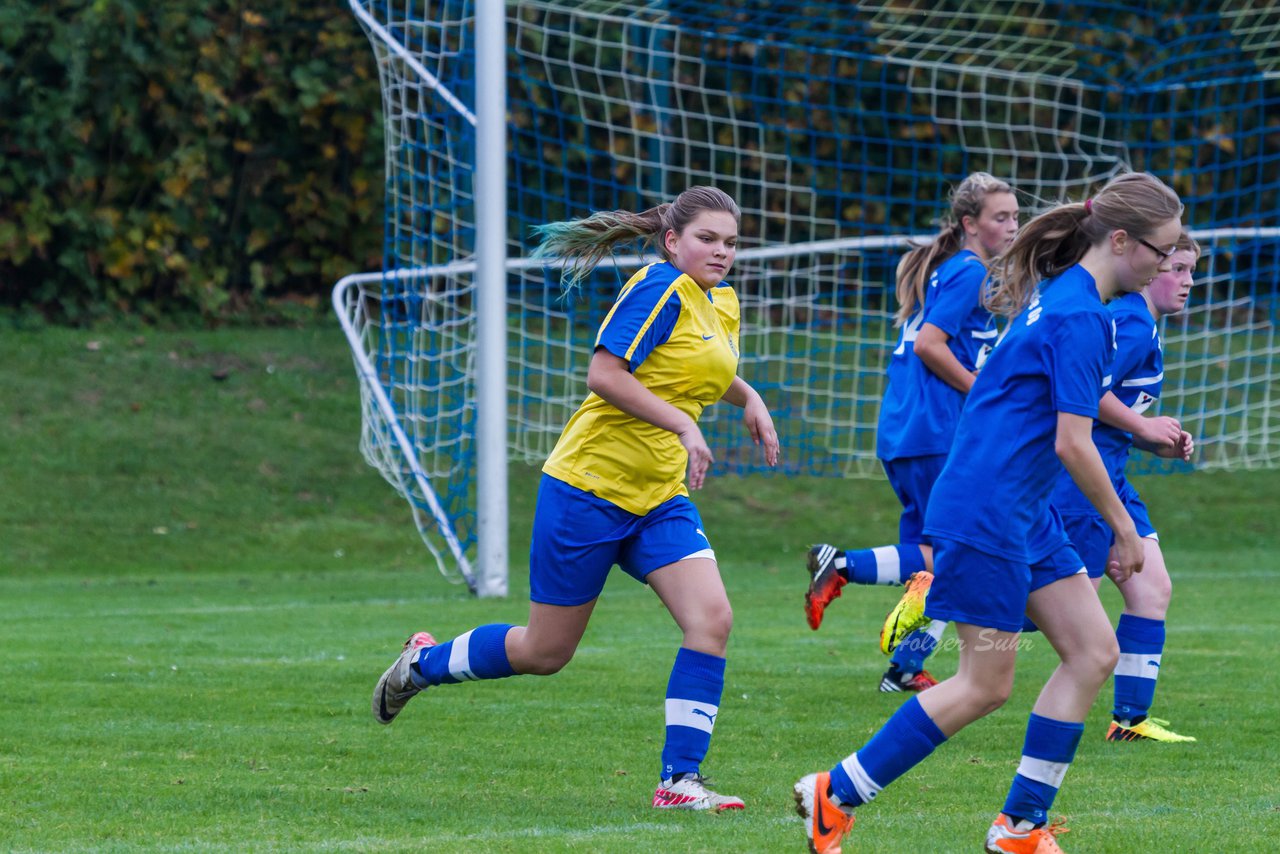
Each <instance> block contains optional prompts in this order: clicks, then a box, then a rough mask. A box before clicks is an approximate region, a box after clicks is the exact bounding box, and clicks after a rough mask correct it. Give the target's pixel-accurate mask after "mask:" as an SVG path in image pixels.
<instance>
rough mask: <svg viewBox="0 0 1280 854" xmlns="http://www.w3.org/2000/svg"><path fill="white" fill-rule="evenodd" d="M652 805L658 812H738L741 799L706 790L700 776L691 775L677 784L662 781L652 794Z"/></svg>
mask: <svg viewBox="0 0 1280 854" xmlns="http://www.w3.org/2000/svg"><path fill="white" fill-rule="evenodd" d="M653 805H654V806H655V807H657V808H658V809H660V810H716V811H717V812H719V811H720V810H740V809H745V808H746V806H747V805H746V804H744V803H743V802H742V798H734V797H730V796H729V795H721V794H719V793H717V792H713V791H711V790H710V789H708V788H707V781H706V780H705V779H704V778H703V777H702V775H701V774H693V775H691V776H688V777H685V778H684V779H683V780H680V781H678V782H675V781H672V780H663V781H662V785H661V786H659V787H658V789H657V791H655V792H654V793H653Z"/></svg>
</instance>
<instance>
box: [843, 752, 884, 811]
mask: <svg viewBox="0 0 1280 854" xmlns="http://www.w3.org/2000/svg"><path fill="white" fill-rule="evenodd" d="M840 767H841V768H843V769H844V773H846V774H848V775H849V779H850V780H852V781H853V789H854V791H855V792H857V793H858V797H860V798H862V802H863V803H870V802H871V801H874V800H875V799H876V795H878V794H880V790H881V789H883V788H884V786H881V785H880V784H879V783H877V782H876V781H875V780H872V779H871V775H870V774H868V773H867V772H866V769H864V768H863V767H862V763H861V762H859V761H858V754H856V753H854V754H852V755H850V756H848V757H846V758H845V760H844V761H843V762H841V763H840Z"/></svg>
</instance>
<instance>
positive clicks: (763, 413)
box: [742, 395, 779, 466]
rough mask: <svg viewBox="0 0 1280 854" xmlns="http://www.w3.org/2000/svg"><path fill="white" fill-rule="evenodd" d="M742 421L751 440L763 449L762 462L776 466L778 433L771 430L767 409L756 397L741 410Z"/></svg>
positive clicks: (757, 396)
mask: <svg viewBox="0 0 1280 854" xmlns="http://www.w3.org/2000/svg"><path fill="white" fill-rule="evenodd" d="M742 420H743V422H744V423H745V424H746V425H747V432H748V433H749V434H751V440H752V441H753V442H755V443H756V444H757V445H762V446H763V447H764V461H765V462H766V463H768V464H769V465H770V466H776V465H777V464H778V451H779V445H778V431H777V430H775V429H774V428H773V417H772V416H770V415H769V407H767V406H765V405H764V401H763V400H761V399H760V396H759V395H756V396H755V397H754V398H752V399H751V400H748V401H747V405H746V406H744V407H743V408H742Z"/></svg>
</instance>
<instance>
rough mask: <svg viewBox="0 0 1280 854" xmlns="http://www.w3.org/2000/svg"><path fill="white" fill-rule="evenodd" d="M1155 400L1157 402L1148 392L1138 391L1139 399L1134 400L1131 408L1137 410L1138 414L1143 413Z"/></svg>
mask: <svg viewBox="0 0 1280 854" xmlns="http://www.w3.org/2000/svg"><path fill="white" fill-rule="evenodd" d="M1155 402H1156V398H1154V397H1152V396H1151V395H1149V394H1147V393H1146V392H1145V391H1140V392H1138V399H1137V400H1135V401H1134V402H1133V406H1131V407H1129V408H1130V409H1132V410H1133V411H1134V412H1137V413H1138V414H1142V413H1143V412H1146V411H1147V410H1148V409H1149V408H1150V407H1151V404H1153V403H1155Z"/></svg>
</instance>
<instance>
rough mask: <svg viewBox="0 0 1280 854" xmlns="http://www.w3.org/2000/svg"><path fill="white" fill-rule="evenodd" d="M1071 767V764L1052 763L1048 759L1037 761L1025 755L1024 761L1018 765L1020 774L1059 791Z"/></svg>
mask: <svg viewBox="0 0 1280 854" xmlns="http://www.w3.org/2000/svg"><path fill="white" fill-rule="evenodd" d="M1070 767H1071V763H1070V762H1050V761H1049V760H1048V759H1036V758H1035V757H1034V756H1027V755H1025V754H1024V755H1023V757H1022V761H1021V762H1019V763H1018V773H1019V774H1021V775H1022V776H1023V777H1026V778H1027V779H1028V780H1035V781H1036V782H1037V783H1044V784H1045V785H1046V786H1053V787H1054V788H1055V789H1058V788H1061V787H1062V778H1063V777H1065V776H1067V769H1068V768H1070Z"/></svg>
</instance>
